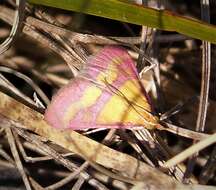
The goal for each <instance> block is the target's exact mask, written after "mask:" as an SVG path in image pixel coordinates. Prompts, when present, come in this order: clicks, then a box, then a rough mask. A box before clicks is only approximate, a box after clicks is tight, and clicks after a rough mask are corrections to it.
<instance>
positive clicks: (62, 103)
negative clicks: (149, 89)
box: [45, 46, 158, 130]
mask: <svg viewBox="0 0 216 190" xmlns="http://www.w3.org/2000/svg"><path fill="white" fill-rule="evenodd" d="M152 111H153V110H152V107H151V103H150V100H149V98H148V95H147V93H146V92H145V89H144V88H143V86H142V85H141V83H140V81H139V78H138V73H137V70H136V67H135V64H134V62H133V60H132V58H131V57H130V56H129V54H128V53H127V51H126V50H125V49H123V48H121V47H118V46H107V47H105V48H103V49H102V50H101V51H100V52H99V53H97V54H96V55H95V56H92V57H90V58H89V60H88V61H87V63H86V65H85V68H84V69H83V70H82V71H81V72H80V74H79V75H78V76H77V77H75V78H74V79H72V80H71V81H70V82H69V84H68V85H66V86H65V87H63V88H62V89H60V90H59V92H58V93H57V94H56V95H55V96H54V97H53V98H52V102H51V104H50V105H49V106H48V108H47V110H46V113H45V120H46V121H47V122H48V123H49V124H50V125H51V126H53V127H55V128H61V129H62V128H71V129H73V130H83V129H90V128H127V129H130V128H134V127H136V128H137V127H145V128H148V129H153V128H155V127H156V125H157V124H158V117H156V116H154V115H153V114H152Z"/></svg>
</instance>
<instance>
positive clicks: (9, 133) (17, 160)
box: [5, 128, 31, 190]
mask: <svg viewBox="0 0 216 190" xmlns="http://www.w3.org/2000/svg"><path fill="white" fill-rule="evenodd" d="M5 131H6V134H7V138H8V142H9V145H10V148H11V152H12V154H13V157H14V160H15V164H16V167H17V169H18V170H19V172H20V174H21V176H22V179H23V182H24V184H25V187H26V189H27V190H31V186H30V183H29V180H28V177H27V175H26V173H25V171H24V169H23V165H22V162H21V160H20V158H19V154H18V151H17V148H16V144H15V140H14V137H13V134H12V129H11V128H6V129H5Z"/></svg>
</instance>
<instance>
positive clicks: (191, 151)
mask: <svg viewBox="0 0 216 190" xmlns="http://www.w3.org/2000/svg"><path fill="white" fill-rule="evenodd" d="M215 142H216V133H215V134H213V135H211V136H209V137H207V138H206V139H204V140H201V141H200V142H198V143H196V144H194V145H192V146H191V147H189V148H187V149H186V150H184V151H182V152H181V153H179V154H178V155H176V156H175V157H173V158H172V159H170V160H168V161H167V162H166V163H164V164H163V167H165V168H170V167H173V166H174V165H176V164H178V163H180V162H182V161H184V160H185V159H187V158H188V157H190V156H192V155H193V154H195V153H197V152H199V151H200V150H202V149H204V148H206V147H207V146H209V145H211V144H214V143H215Z"/></svg>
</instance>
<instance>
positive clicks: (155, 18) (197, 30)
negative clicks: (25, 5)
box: [28, 0, 216, 44]
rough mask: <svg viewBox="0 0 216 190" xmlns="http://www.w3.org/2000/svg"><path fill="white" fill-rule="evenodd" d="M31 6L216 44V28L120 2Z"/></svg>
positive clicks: (41, 0)
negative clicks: (88, 16) (98, 17)
mask: <svg viewBox="0 0 216 190" xmlns="http://www.w3.org/2000/svg"><path fill="white" fill-rule="evenodd" d="M28 1H29V2H30V3H35V4H39V5H45V6H51V7H56V8H61V9H65V10H71V11H76V12H82V13H86V14H90V15H95V16H100V17H105V18H110V19H114V20H119V21H123V22H128V23H133V24H138V25H145V26H149V27H152V28H157V29H160V30H167V31H176V32H178V33H181V34H184V35H187V36H190V37H192V38H196V39H200V40H206V41H209V42H211V43H214V44H216V26H214V25H210V24H207V23H204V22H201V21H199V20H195V19H191V18H186V17H182V16H179V15H177V14H174V13H172V12H169V11H161V10H156V9H151V8H147V7H143V6H139V5H135V4H131V3H127V2H126V1H125V0H124V1H119V0H28Z"/></svg>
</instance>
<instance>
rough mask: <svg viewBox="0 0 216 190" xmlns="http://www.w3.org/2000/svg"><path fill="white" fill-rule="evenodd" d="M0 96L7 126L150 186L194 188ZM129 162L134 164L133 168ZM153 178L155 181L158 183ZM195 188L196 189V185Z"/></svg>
mask: <svg viewBox="0 0 216 190" xmlns="http://www.w3.org/2000/svg"><path fill="white" fill-rule="evenodd" d="M0 98H1V103H0V112H1V114H3V116H4V117H1V123H2V124H4V125H5V127H9V126H10V125H6V123H7V122H9V123H11V122H12V124H13V125H15V126H18V127H25V128H27V129H29V130H32V131H34V132H36V133H38V134H40V135H42V136H44V137H46V138H48V139H49V140H51V141H53V142H55V143H56V144H58V145H60V146H62V147H64V148H67V149H68V150H71V151H73V152H75V153H77V154H79V155H81V156H83V157H84V158H86V159H87V161H88V162H90V163H92V162H96V163H99V164H101V165H103V166H105V167H108V168H113V169H115V170H116V171H119V172H121V173H124V175H127V176H128V177H134V176H136V180H143V182H144V183H145V184H146V185H147V184H148V183H150V184H151V186H154V188H156V189H158V188H159V187H160V188H161V187H162V186H163V187H164V188H166V189H170V190H171V189H172V190H173V189H180V187H181V188H183V187H184V188H185V189H191V186H184V185H181V184H179V183H177V182H175V181H174V180H172V179H171V178H169V177H168V176H166V175H165V174H162V173H161V172H159V171H158V170H156V169H154V168H151V167H149V166H148V165H146V164H145V163H143V162H141V161H138V160H136V159H135V158H133V157H131V156H128V155H126V154H123V153H120V152H117V151H115V150H113V149H111V148H108V147H106V146H104V145H102V144H100V143H97V142H95V141H93V140H91V139H89V138H87V137H85V136H82V135H81V134H78V133H76V132H74V131H67V130H66V131H59V130H56V129H53V128H51V127H50V126H49V125H47V124H46V123H45V122H44V120H43V116H42V115H41V114H39V113H36V112H35V111H33V110H31V109H30V108H28V107H26V106H24V105H22V104H20V103H18V102H17V101H15V100H14V99H12V98H9V97H8V96H7V95H4V94H2V93H0ZM10 107H13V109H9V108H10ZM4 122H5V123H4ZM20 130H21V129H20ZM20 130H19V131H20ZM27 137H29V136H27ZM128 165H130V167H129V168H128ZM152 181H154V184H153V183H152ZM135 183H136V182H135ZM193 187H194V188H196V187H195V186H193ZM203 188H205V189H211V187H207V186H206V187H203Z"/></svg>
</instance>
